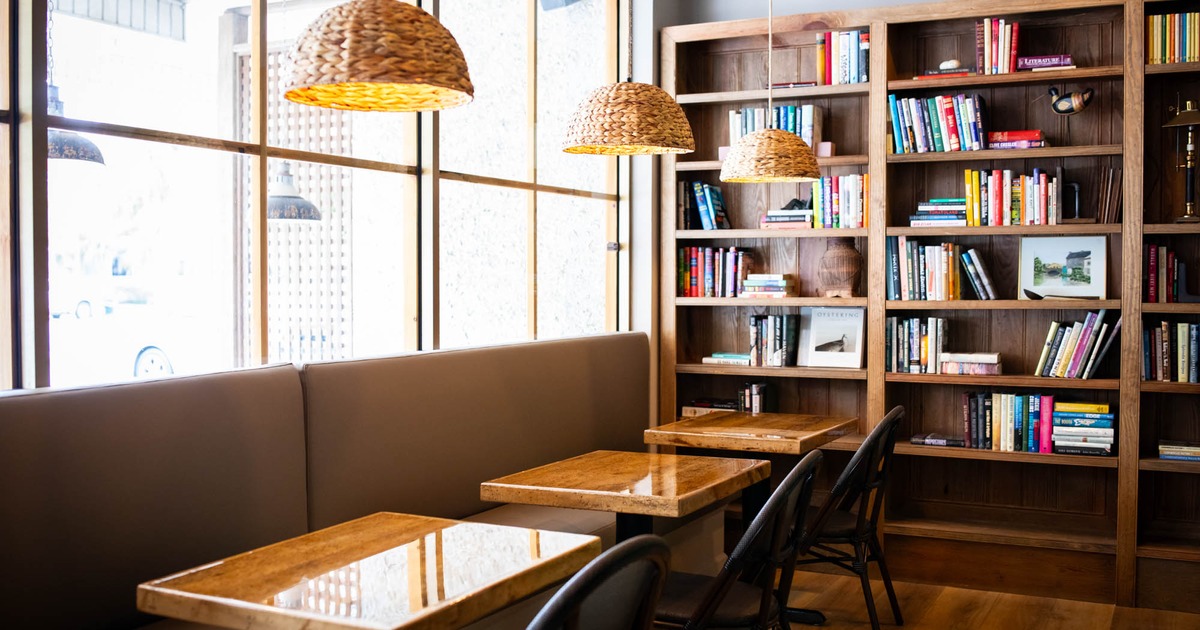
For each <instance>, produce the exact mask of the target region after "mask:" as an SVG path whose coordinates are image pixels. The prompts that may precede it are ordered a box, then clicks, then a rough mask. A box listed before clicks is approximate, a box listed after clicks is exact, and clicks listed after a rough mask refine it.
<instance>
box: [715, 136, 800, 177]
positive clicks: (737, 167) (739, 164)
mask: <svg viewBox="0 0 1200 630" xmlns="http://www.w3.org/2000/svg"><path fill="white" fill-rule="evenodd" d="M820 177H821V171H820V169H818V168H817V158H816V156H815V155H813V152H812V148H810V147H809V146H808V143H806V142H805V141H804V140H802V139H801V138H800V136H798V135H796V134H794V133H790V132H787V131H783V130H782V129H760V130H758V131H755V132H753V133H748V134H746V135H744V136H742V137H741V138H739V139H738V141H737V144H736V145H734V146H733V148H732V149H731V150H730V151H729V155H727V156H726V157H725V162H724V163H723V164H722V165H721V181H723V182H728V183H733V184H770V183H786V182H808V181H813V180H815V179H819V178H820Z"/></svg>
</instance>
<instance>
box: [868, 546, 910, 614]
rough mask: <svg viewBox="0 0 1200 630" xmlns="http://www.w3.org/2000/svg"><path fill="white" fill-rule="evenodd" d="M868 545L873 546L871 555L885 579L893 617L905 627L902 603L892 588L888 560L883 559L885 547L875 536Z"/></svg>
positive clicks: (884, 584)
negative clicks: (901, 609)
mask: <svg viewBox="0 0 1200 630" xmlns="http://www.w3.org/2000/svg"><path fill="white" fill-rule="evenodd" d="M867 544H869V545H870V546H871V554H872V555H874V556H875V561H876V562H878V563H879V575H880V576H882V577H883V586H884V588H886V589H887V596H888V603H890V604H891V605H892V616H893V617H895V618H896V625H897V626H903V625H904V617H903V616H901V614H900V602H899V601H897V600H896V589H894V588H892V576H891V574H889V573H888V568H887V560H884V558H883V545H880V544H879V538H877V537H876V536H875V534H871V538H870V540H868V541H867Z"/></svg>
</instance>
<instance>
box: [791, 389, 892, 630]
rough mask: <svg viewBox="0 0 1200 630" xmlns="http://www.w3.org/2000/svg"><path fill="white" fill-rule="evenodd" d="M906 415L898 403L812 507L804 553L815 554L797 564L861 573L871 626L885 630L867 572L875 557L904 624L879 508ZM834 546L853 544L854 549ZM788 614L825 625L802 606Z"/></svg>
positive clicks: (890, 599)
mask: <svg viewBox="0 0 1200 630" xmlns="http://www.w3.org/2000/svg"><path fill="white" fill-rule="evenodd" d="M903 418H904V407H899V406H898V407H893V408H892V410H891V411H889V412H888V413H887V415H886V416H884V417H883V420H882V421H881V422H880V423H879V424H878V425H876V426H875V429H874V430H872V431H871V433H870V435H868V436H867V438H866V439H865V440H863V443H862V446H859V447H858V450H857V451H856V452H855V453H854V456H853V457H851V458H850V463H849V464H847V465H846V469H845V470H843V471H842V474H841V476H839V477H838V480H837V482H836V483H835V484H834V485H833V489H832V490H830V492H829V496H828V497H827V498H826V499H825V502H824V503H823V504H822V505H821V507H820V508H817V507H814V506H810V507H809V508H808V516H807V523H808V527H807V530H808V534H807V535H806V536H805V539H804V541H803V542H802V543H801V553H802V557H803V554H804V553H807V554H808V555H810V556H812V557H811V558H805V559H800V560H797V562H796V565H797V566H802V565H806V564H818V563H829V564H835V565H837V566H839V567H841V568H843V569H846V570H847V571H850V572H851V573H854V574H855V575H857V576H858V578H859V580H860V581H861V582H862V589H863V596H864V597H865V598H866V600H867V612H868V614H870V616H871V627H872V628H874V629H875V630H879V616H878V614H876V612H875V597H874V595H872V593H871V580H870V578H868V576H867V568H868V566H869V564H870V563H871V562H876V563H877V564H878V565H879V574H880V576H881V577H882V578H883V586H884V588H886V589H887V595H888V602H889V603H890V604H891V606H892V616H894V617H895V618H896V625H898V626H902V625H904V618H903V617H902V616H901V615H900V604H899V603H898V602H897V601H896V591H895V589H893V588H892V578H891V576H890V575H889V574H888V569H887V562H886V561H885V560H884V557H883V547H882V546H881V545H880V544H879V513H880V511H881V510H882V508H883V494H884V490H885V489H886V487H887V479H888V471H889V470H890V469H891V464H892V453H893V451H894V450H895V447H896V428H897V427H898V426H899V425H900V420H902V419H903ZM831 545H850V546H851V547H853V548H854V553H853V554H850V553H847V552H846V551H844V550H842V549H837V548H835V547H832V546H831ZM787 616H788V617H789V619H791V620H792V621H796V622H800V623H816V624H820V623H823V622H824V620H825V619H824V617H823V616H822V615H821V614H820V613H815V611H805V610H799V609H791V610H788V614H787Z"/></svg>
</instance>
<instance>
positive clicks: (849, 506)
mask: <svg viewBox="0 0 1200 630" xmlns="http://www.w3.org/2000/svg"><path fill="white" fill-rule="evenodd" d="M902 419H904V407H900V406H897V407H893V408H892V410H891V411H889V412H888V413H887V415H886V416H884V417H883V420H881V421H880V422H879V424H877V425H875V428H874V429H873V430H872V431H871V433H870V434H868V435H867V437H866V439H864V440H863V443H862V445H861V446H859V447H858V450H857V451H855V453H854V455H853V456H852V457H851V458H850V463H848V464H846V468H845V469H844V470H843V471H842V474H841V475H840V476H839V477H838V480H837V482H835V483H834V484H833V489H832V490H830V492H829V497H828V499H826V501H825V503H824V504H823V505H822V506H821V510H820V512H819V513H818V514H817V518H816V520H815V521H814V522H813V523H810V524H809V529H810V530H811V531H821V530H822V529H823V527H824V525H825V522H826V521H828V520H829V517H830V516H831V515H832V513H833V511H834V510H840V511H843V512H851V511H857V529H858V531H859V532H860V533H861V532H865V531H868V530H869V529H870V528H873V527H875V524H876V523H878V521H879V511H880V510H881V509H882V508H883V494H884V490H885V484H886V483H887V479H888V476H889V475H888V473H889V471H890V469H891V465H892V455H893V454H894V452H895V448H896V430H897V428H898V427H899V426H900V421H901V420H902Z"/></svg>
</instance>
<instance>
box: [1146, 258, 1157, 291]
mask: <svg viewBox="0 0 1200 630" xmlns="http://www.w3.org/2000/svg"><path fill="white" fill-rule="evenodd" d="M1149 249H1150V254H1149V256H1148V258H1149V259H1150V268H1149V269H1148V270H1147V271H1146V276H1147V277H1146V286H1147V287H1148V288H1149V293H1148V294H1147V296H1146V301H1147V302H1150V303H1154V302H1157V301H1158V247H1156V246H1154V245H1151V246H1150V247H1149Z"/></svg>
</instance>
